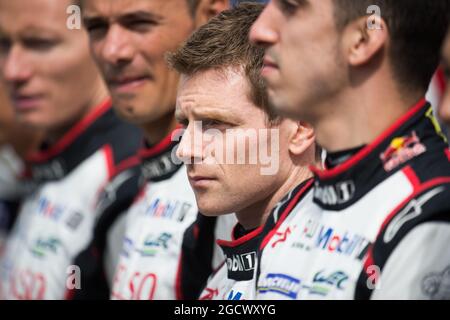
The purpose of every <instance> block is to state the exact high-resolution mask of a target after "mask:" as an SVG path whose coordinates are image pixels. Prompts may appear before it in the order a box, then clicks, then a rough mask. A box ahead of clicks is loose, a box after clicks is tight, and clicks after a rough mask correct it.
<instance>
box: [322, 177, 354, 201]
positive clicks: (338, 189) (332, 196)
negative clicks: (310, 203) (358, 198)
mask: <svg viewBox="0 0 450 320" xmlns="http://www.w3.org/2000/svg"><path fill="white" fill-rule="evenodd" d="M355 190H356V188H355V183H354V182H353V181H344V182H340V183H338V184H336V185H328V186H320V185H319V183H318V182H316V185H315V187H314V198H315V199H317V200H318V201H320V202H321V203H322V204H324V205H337V204H343V203H346V202H348V201H350V200H351V199H353V197H354V195H355Z"/></svg>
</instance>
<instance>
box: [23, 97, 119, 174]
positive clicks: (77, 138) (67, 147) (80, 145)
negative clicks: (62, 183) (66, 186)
mask: <svg viewBox="0 0 450 320" xmlns="http://www.w3.org/2000/svg"><path fill="white" fill-rule="evenodd" d="M117 121H118V119H117V118H116V116H115V114H114V112H113V110H112V108H111V100H110V99H108V100H106V101H104V102H103V103H101V104H100V105H98V106H97V107H95V108H94V109H93V111H92V112H91V113H90V114H88V115H87V116H86V117H84V118H83V119H82V120H80V121H79V122H78V123H77V124H75V125H74V126H73V127H72V128H71V129H70V130H69V131H68V132H67V133H66V134H65V135H64V136H63V137H62V138H61V139H59V140H58V141H57V142H56V143H55V144H52V145H49V144H45V143H44V144H43V145H42V146H41V148H40V150H39V151H38V152H36V153H33V154H31V155H29V156H28V157H27V171H28V173H29V174H30V175H31V177H32V179H33V181H35V182H45V181H53V180H59V179H62V178H64V177H65V176H66V175H67V174H69V173H70V172H71V171H72V170H73V169H75V168H76V167H77V166H78V165H79V164H80V163H81V162H83V161H84V160H85V159H86V158H88V157H89V156H90V155H92V154H93V153H95V152H96V151H97V150H98V149H99V148H100V147H102V145H103V144H104V143H105V141H104V139H102V138H101V137H100V136H101V135H99V133H100V132H102V131H105V130H106V129H107V128H109V127H112V126H114V124H115V123H117Z"/></svg>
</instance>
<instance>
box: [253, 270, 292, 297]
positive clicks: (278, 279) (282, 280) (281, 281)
mask: <svg viewBox="0 0 450 320" xmlns="http://www.w3.org/2000/svg"><path fill="white" fill-rule="evenodd" d="M299 291H300V280H299V279H296V278H293V277H290V276H288V275H285V274H279V273H269V274H268V275H267V276H266V278H265V279H263V280H262V281H261V283H260V286H259V288H258V292H259V293H261V294H264V293H268V292H275V293H278V294H281V295H283V296H286V297H288V298H290V299H297V294H298V292H299Z"/></svg>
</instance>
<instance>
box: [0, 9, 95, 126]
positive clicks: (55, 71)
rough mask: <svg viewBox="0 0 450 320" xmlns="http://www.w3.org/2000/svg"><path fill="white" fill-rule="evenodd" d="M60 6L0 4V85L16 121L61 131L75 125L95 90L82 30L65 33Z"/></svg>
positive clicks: (64, 14)
mask: <svg viewBox="0 0 450 320" xmlns="http://www.w3.org/2000/svg"><path fill="white" fill-rule="evenodd" d="M70 4H71V1H64V0H17V1H9V0H0V80H1V81H4V83H5V86H6V89H7V91H8V93H9V95H10V98H11V100H12V105H13V107H14V110H15V113H16V115H17V120H18V121H19V123H21V124H25V125H27V126H31V127H35V128H41V129H45V130H61V128H65V127H67V126H70V125H72V124H73V123H74V122H75V121H77V120H78V119H79V118H80V117H81V116H83V114H84V113H85V112H87V109H88V108H90V107H92V106H90V105H89V103H90V99H91V98H92V96H93V95H95V93H97V91H95V90H98V83H99V79H100V76H99V73H98V71H97V68H96V66H95V63H94V62H93V60H92V59H91V56H90V52H89V45H88V37H87V34H86V33H85V31H84V30H69V29H68V28H67V27H66V20H67V18H68V15H67V13H66V10H67V7H68V6H69V5H70Z"/></svg>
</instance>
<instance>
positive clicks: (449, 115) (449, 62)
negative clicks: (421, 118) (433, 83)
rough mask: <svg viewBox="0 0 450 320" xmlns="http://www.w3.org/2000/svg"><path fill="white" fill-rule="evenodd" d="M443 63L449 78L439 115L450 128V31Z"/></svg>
mask: <svg viewBox="0 0 450 320" xmlns="http://www.w3.org/2000/svg"><path fill="white" fill-rule="evenodd" d="M442 63H443V67H444V72H445V75H446V78H447V87H446V89H445V93H444V99H443V101H442V104H441V106H440V108H439V116H440V118H441V120H442V121H444V122H445V123H446V124H447V127H448V128H450V32H449V33H448V34H447V39H446V40H445V42H444V47H443V51H442Z"/></svg>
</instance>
